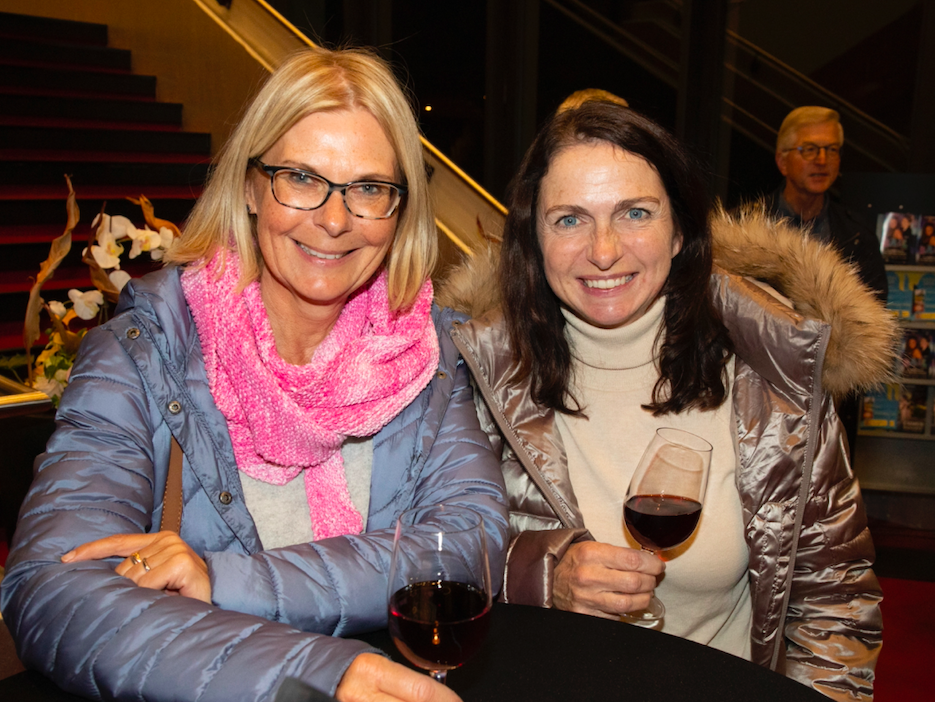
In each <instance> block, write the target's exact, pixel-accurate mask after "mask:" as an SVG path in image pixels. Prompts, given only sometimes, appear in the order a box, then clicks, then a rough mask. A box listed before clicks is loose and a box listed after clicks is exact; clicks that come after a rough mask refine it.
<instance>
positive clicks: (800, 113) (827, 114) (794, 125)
mask: <svg viewBox="0 0 935 702" xmlns="http://www.w3.org/2000/svg"><path fill="white" fill-rule="evenodd" d="M827 123H831V124H835V125H837V127H838V143H839V144H841V145H842V146H843V145H844V127H843V126H841V115H839V114H838V113H837V111H836V110H832V109H830V108H828V107H812V106H806V107H797V108H795V109H794V110H792V112H790V113H789V114H788V115H786V118H785V119H784V120H783V121H782V125H781V126H780V127H779V134H777V135H776V152H777V153H778V152H780V151H787V150H788V149H794V148H795V147H796V143H795V139H796V135H797V134H798V132H799V130H800V129H801V128H802V127H808V126H811V125H813V124H827Z"/></svg>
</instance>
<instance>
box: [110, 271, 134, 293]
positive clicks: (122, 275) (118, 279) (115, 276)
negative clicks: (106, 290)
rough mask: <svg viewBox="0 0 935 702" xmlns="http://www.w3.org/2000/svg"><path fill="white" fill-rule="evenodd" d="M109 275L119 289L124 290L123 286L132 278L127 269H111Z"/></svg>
mask: <svg viewBox="0 0 935 702" xmlns="http://www.w3.org/2000/svg"><path fill="white" fill-rule="evenodd" d="M107 277H108V278H110V282H111V283H113V284H114V287H115V288H117V290H123V286H124V285H126V284H127V282H128V281H129V280H130V274H129V273H127V272H126V271H111V272H110V275H109V276H107Z"/></svg>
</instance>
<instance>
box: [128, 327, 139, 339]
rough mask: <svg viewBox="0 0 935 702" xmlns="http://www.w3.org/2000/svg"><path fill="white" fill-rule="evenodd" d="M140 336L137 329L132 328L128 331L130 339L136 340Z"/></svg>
mask: <svg viewBox="0 0 935 702" xmlns="http://www.w3.org/2000/svg"><path fill="white" fill-rule="evenodd" d="M139 335H140V330H139V329H137V328H136V327H130V328H129V329H127V338H128V339H136V338H137V337H138V336H139Z"/></svg>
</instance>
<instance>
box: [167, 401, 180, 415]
mask: <svg viewBox="0 0 935 702" xmlns="http://www.w3.org/2000/svg"><path fill="white" fill-rule="evenodd" d="M169 411H170V412H171V413H172V414H178V413H179V412H181V411H182V403H181V402H179V401H178V400H172V402H170V403H169Z"/></svg>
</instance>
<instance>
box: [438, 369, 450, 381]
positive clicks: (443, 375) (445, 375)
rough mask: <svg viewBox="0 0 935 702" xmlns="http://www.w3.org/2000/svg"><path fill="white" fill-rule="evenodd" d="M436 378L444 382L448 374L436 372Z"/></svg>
mask: <svg viewBox="0 0 935 702" xmlns="http://www.w3.org/2000/svg"><path fill="white" fill-rule="evenodd" d="M438 377H439V378H441V379H442V380H444V379H445V378H447V377H448V374H447V373H446V372H445V371H438Z"/></svg>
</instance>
